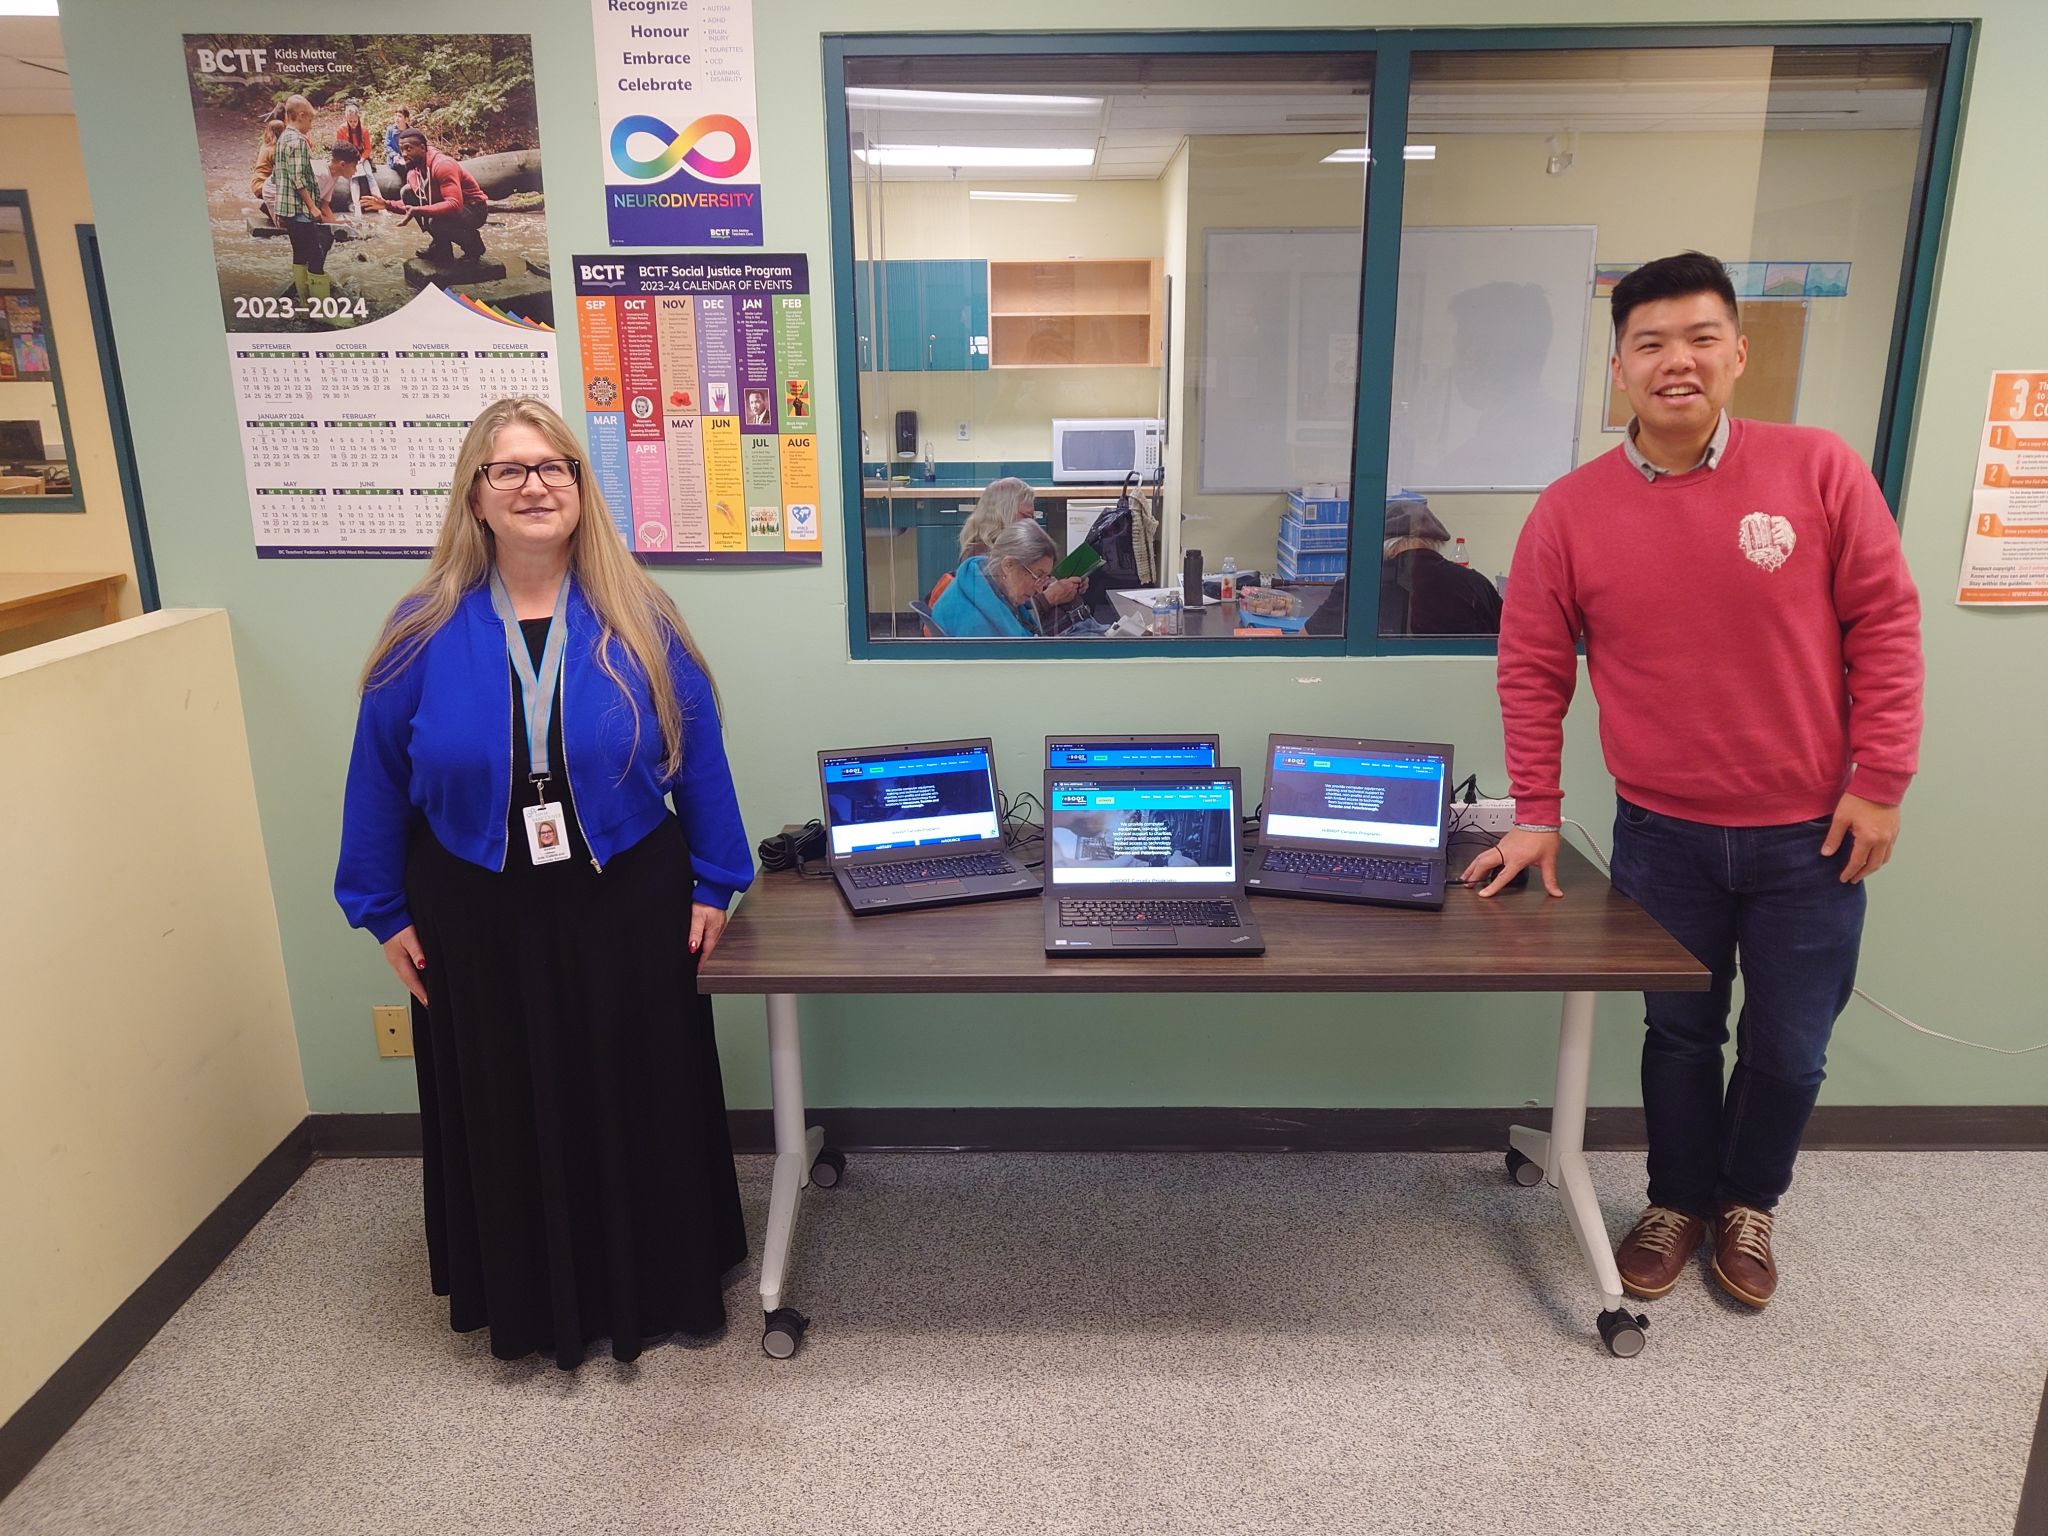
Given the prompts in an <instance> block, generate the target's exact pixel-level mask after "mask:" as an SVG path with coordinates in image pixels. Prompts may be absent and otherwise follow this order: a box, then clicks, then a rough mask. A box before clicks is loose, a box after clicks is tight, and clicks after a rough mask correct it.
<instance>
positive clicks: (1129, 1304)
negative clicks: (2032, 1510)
mask: <svg viewBox="0 0 2048 1536" xmlns="http://www.w3.org/2000/svg"><path fill="white" fill-rule="evenodd" d="M1593 1164H1594V1177H1595V1179H1596V1181H1597V1183H1598V1184H1599V1186H1600V1188H1601V1189H1602V1190H1603V1192H1604V1194H1605V1196H1606V1212H1607V1219H1608V1224H1609V1226H1610V1227H1611V1228H1612V1229H1614V1230H1615V1231H1617V1232H1618V1231H1620V1230H1621V1229H1622V1228H1623V1227H1624V1226H1625V1225H1626V1223H1627V1222H1628V1220H1629V1219H1631V1218H1632V1216H1633V1215H1634V1208H1635V1193H1634V1192H1635V1190H1636V1189H1637V1188H1638V1187H1639V1180H1640V1168H1641V1159H1640V1156H1639V1155H1634V1154H1625V1153H1603V1154H1596V1155H1595V1156H1594V1158H1593ZM768 1168H769V1164H768V1161H767V1160H766V1159H765V1158H745V1159H742V1161H741V1177H742V1181H743V1187H744V1189H745V1191H746V1195H747V1204H748V1214H749V1219H750V1221H751V1223H752V1225H753V1230H754V1237H755V1250H756V1253H757V1255H758V1251H759V1233H760V1224H761V1221H762V1218H763V1215H764V1212H765V1209H766V1205H767V1198H768ZM2044 1180H2048V1153H1939V1154H1929V1153H1814V1154H1809V1155H1808V1156H1807V1157H1806V1158H1804V1159H1803V1160H1802V1161H1801V1164H1800V1181H1799V1184H1798V1186H1797V1187H1796V1188H1795V1190H1794V1191H1793V1195H1792V1197H1791V1198H1790V1199H1789V1200H1788V1201H1787V1202H1786V1206H1785V1208H1784V1212H1783V1215H1782V1217H1781V1220H1780V1225H1779V1240H1778V1252H1779V1259H1780V1263H1781V1265H1782V1267H1783V1269H1784V1271H1785V1276H1786V1278H1785V1282H1784V1288H1783V1290H1782V1291H1781V1292H1780V1295H1779V1298H1778V1300H1777V1302H1776V1303H1775V1304H1774V1305H1773V1306H1772V1307H1771V1308H1770V1310H1769V1311H1768V1312H1765V1313H1763V1314H1761V1315H1753V1314H1751V1313H1749V1312H1747V1311H1746V1310H1744V1309H1742V1308H1739V1307H1737V1306H1735V1305H1734V1304H1733V1303H1730V1302H1727V1301H1725V1300H1723V1299H1722V1298H1721V1297H1720V1296H1719V1295H1718V1294H1717V1293H1715V1292H1714V1291H1712V1289H1711V1282H1710V1281H1708V1280H1707V1279H1706V1278H1705V1274H1704V1269H1702V1270H1701V1271H1700V1274H1699V1275H1698V1276H1697V1277H1695V1278H1693V1279H1689V1280H1687V1281H1686V1282H1684V1283H1683V1284H1682V1285H1681V1286H1680V1288H1679V1289H1678V1290H1677V1291H1676V1292H1674V1293H1673V1294H1672V1295H1671V1296H1670V1297H1668V1298H1666V1299H1665V1300H1664V1301H1661V1302H1657V1303H1654V1304H1652V1305H1650V1306H1649V1307H1648V1308H1647V1310H1648V1311H1649V1312H1650V1313H1651V1316H1652V1320H1653V1321H1652V1327H1651V1338H1650V1346H1649V1349H1648V1350H1647V1351H1646V1352H1645V1353H1644V1354H1643V1355H1642V1356H1640V1357H1639V1358H1637V1359H1634V1360H1616V1359H1613V1358H1611V1357H1610V1356H1609V1355H1608V1354H1607V1353H1606V1352H1605V1350H1604V1349H1603V1348H1602V1347H1601V1345H1600V1344H1599V1342H1598V1340H1597V1338H1596V1337H1595V1335H1594V1332H1593V1328H1592V1321H1593V1313H1594V1311H1595V1310H1596V1303H1595V1301H1594V1299H1593V1298H1592V1295H1591V1291H1590V1287H1589V1284H1588V1282H1587V1279H1586V1274H1585V1270H1584V1266H1583V1264H1582V1263H1581V1261H1580V1259H1579V1257H1578V1255H1577V1253H1576V1251H1575V1250H1574V1248H1573V1247H1572V1243H1571V1238H1570V1235H1569V1233H1568V1232H1567V1230H1566V1228H1565V1225H1564V1221H1563V1216H1562V1212H1561V1211H1560V1210H1559V1209H1558V1208H1557V1206H1556V1204H1555V1200H1554V1197H1552V1196H1550V1195H1549V1194H1548V1192H1547V1191H1526V1190H1520V1189H1517V1188H1515V1187H1514V1186H1513V1185H1511V1184H1510V1183H1508V1181H1507V1180H1506V1179H1505V1177H1504V1176H1503V1175H1502V1172H1501V1168H1500V1162H1499V1159H1498V1158H1497V1157H1476V1156H1451V1155H1418V1156H1236V1155H1231V1156H1189V1157H1170V1156H1090V1157H1072V1156H1070V1157H1014V1156H1011V1157H998V1156H985V1155H938V1154H893V1155H879V1154H877V1155H870V1156H865V1157H857V1158H855V1159H854V1161H853V1163H852V1166H851V1168H850V1170H849V1173H848V1176H847V1179H846V1182H845V1183H844V1184H843V1185H841V1186H840V1187H839V1188H838V1189H834V1190H829V1191H817V1192H814V1193H813V1194H812V1195H810V1196H808V1197H807V1200H806V1208H805V1211H804V1218H803V1221H802V1222H801V1223H800V1226H799V1230H798V1234H797V1264H796V1269H795V1274H794V1281H793V1285H792V1294H791V1299H792V1300H793V1302H794V1303H795V1304H796V1305H798V1306H799V1307H802V1308H803V1309H804V1310H806V1311H808V1312H809V1313H810V1315H811V1317H812V1320H813V1326H812V1329H811V1332H810V1335H809V1337H808V1339H807V1340H806V1342H805V1345H804V1349H803V1351H802V1352H801V1353H800V1354H799V1355H798V1356H797V1357H796V1358H795V1359H794V1360H791V1361H786V1362H775V1361H770V1360H768V1359H766V1358H764V1357H763V1356H762V1354H761V1352H760V1347H759V1338H760V1334H759V1326H758V1317H759V1313H758V1311H757V1305H758V1298H757V1295H756V1293H755V1292H754V1289H753V1286H754V1282H755V1276H754V1273H753V1272H752V1269H751V1266H749V1267H748V1268H747V1269H745V1270H743V1271H740V1272H737V1273H735V1275H734V1276H733V1279H732V1285H731V1289H730V1291H729V1293H728V1301H729V1305H730V1308H731V1312H732V1317H733V1322H732V1326H731V1327H730V1329H729V1330H728V1331H727V1333H726V1334H725V1336H724V1337H723V1338H721V1339H719V1340H717V1341H716V1342H714V1343H711V1344H709V1345H702V1346H698V1347H683V1346H680V1345H673V1344H671V1345H663V1346H661V1347H658V1348H655V1349H652V1350H650V1351H649V1352H648V1353H647V1354H646V1355H645V1356H643V1358H642V1359H641V1360H640V1361H639V1362H637V1363H636V1364H635V1365H631V1366H622V1365H619V1364H617V1363H615V1362H613V1361H612V1360H611V1359H610V1358H609V1356H605V1355H602V1354H600V1355H599V1356H598V1357H597V1358H594V1359H593V1360H591V1361H590V1362H589V1363H588V1364H586V1365H585V1366H584V1367H583V1369H582V1370H580V1371H578V1372H576V1373H575V1374H573V1375H565V1374H563V1373H560V1372H557V1371H556V1370H555V1369H554V1368H553V1367H552V1366H551V1365H546V1364H543V1363H541V1362H540V1361H538V1360H535V1361H530V1362H526V1363H522V1364H517V1365H506V1364H501V1363H499V1362H496V1361H494V1360H492V1359H491V1357H490V1355H489V1352H488V1350H487V1349H486V1347H485V1345H484V1343H483V1342H482V1339H481V1336H478V1335H472V1336H468V1337H460V1336H457V1335H454V1334H451V1333H449V1332H448V1331H447V1329H446V1327H445V1315H444V1313H443V1311H442V1308H441V1304H440V1303H438V1302H437V1301H436V1300H435V1299H434V1298H433V1297H432V1296H431V1295H430V1294H429V1293H428V1291H427V1288H426V1257H425V1249H424V1245H423V1243H422V1240H421V1237H420V1232H419V1223H418V1212H417V1207H418V1203H419V1169H418V1165H417V1164H416V1163H412V1162H407V1161H361V1162H326V1163H320V1164H317V1165H315V1166H314V1167H313V1168H312V1169H311V1170H310V1171H309V1172H308V1173H307V1174H306V1176H305V1177H304V1178H303V1179H301V1180H300V1182H299V1183H298V1185H297V1186H296V1187H295V1188H294V1189H293V1190H292V1191H291V1192H290V1193H289V1194H288V1195H287V1196H286V1197H285V1198H284V1200H283V1201H281V1202H280V1203H279V1204H278V1206H277V1207H276V1209H275V1210H273V1211H272V1212H271V1213H270V1215H269V1216H268V1217H267V1218H266V1219H265V1220H264V1221H263V1223H262V1224H261V1225H260V1226H259V1227H258V1228H257V1230H256V1231H255V1232H254V1233H252V1234H251V1235H250V1237H249V1238H248V1239H247V1240H246V1241H245V1242H244V1243H243V1244H242V1245H241V1247H240V1248H238V1249H237V1250H236V1251H235V1253H234V1254H233V1255H232V1256H231V1257H230V1258H229V1260H228V1261H227V1262H226V1263H225V1264H224V1265H223V1266H222V1267H221V1269H220V1270H219V1271H218V1272H217V1273H216V1274H215V1275H214V1276H213V1278H212V1279H211V1280H210V1281H208V1283H207V1284H206V1285H205V1286H204V1287H203V1288H202V1289H201V1290H200V1291H199V1293H198V1294H197V1295H195V1296H194V1297H193V1298H192V1300H191V1301H190V1302H189V1303H188V1304H187V1305H186V1307H185V1308H184V1310H183V1311H181V1312H180V1313H179V1314H178V1316H177V1317H176V1318H174V1319H173V1320H172V1321H171V1323H170V1324H169V1325H168V1326H167V1327H166V1328H165V1329H164V1330H163V1332H162V1333H161V1334H160V1335H159V1336H158V1337H157V1338H156V1340H155V1341H154V1342H153V1343H151V1345H150V1346H149V1347H148V1348H147V1349H146V1350H145V1351H144V1352H143V1353H142V1355H141V1356H140V1357H138V1358H137V1359H136V1361H135V1362H134V1364H133V1365H131V1366H130V1367H129V1369H128V1371H127V1372H126V1373H125V1374H124V1375H123V1376H122V1377H121V1379H120V1380H119V1381H118V1382H116V1383H115V1384H114V1386H113V1387H112V1388H111V1389H110V1390H109V1391H108V1392H107V1393H106V1395H105V1396H104V1397H102V1398H101V1399H100V1401H99V1402H98V1403H97V1404H95V1405H94V1407H93V1408H92V1409H91V1411H90V1412H89V1413H88V1414H87V1415H86V1416H85V1418H84V1419H82V1420H81V1421H80V1422H79V1424H78V1425H77V1426H76V1427H75V1428H74V1429H73V1430H72V1432H71V1433H70V1435H68V1436H67V1437H66V1438H65V1440H64V1441H63V1442H62V1443H61V1444H60V1445H59V1446H58V1447H57V1448H56V1449H55V1450H54V1451H53V1452H52V1453H51V1454H50V1455H49V1456H48V1457H47V1458H45V1460H44V1461H43V1463H42V1464H41V1465H40V1466H39V1467H37V1468H36V1469H35V1471H34V1472H33V1473H31V1474H30V1476H29V1478H28V1479H27V1481H26V1482H24V1483H23V1484H22V1486H21V1487H20V1488H19V1489H18V1490H17V1491H16V1492H15V1493H14V1494H13V1495H12V1496H11V1497H10V1498H8V1499H7V1500H6V1501H5V1502H4V1503H0V1531H4V1532H6V1533H8V1536H52V1533H67V1536H69V1533H90V1536H121V1533H128V1532H134V1533H148V1536H172V1533H181V1532H205V1533H208V1536H234V1533H251V1536H257V1533H260V1536H282V1533H293V1532H330V1531H333V1532H340V1531H366V1532H406V1533H410V1532H421V1533H427V1532H431V1533H435V1536H452V1533H458V1532H488V1533H493V1536H498V1533H508V1532H529V1531H530V1532H549V1533H554V1532H581V1531H592V1532H597V1531H602V1532H640V1531H646V1532H657V1531H659V1532H685V1531H687V1532H716V1533H724V1532H733V1533H748V1536H752V1533H780V1532H790V1533H796V1532H804V1533H829V1536H841V1533H867V1532H899V1531H900V1532H915V1533H918V1536H938V1533H943V1532H953V1531H960V1532H973V1533H976V1536H989V1533H1007V1532H1034V1533H1035V1532H1147V1533H1150V1532H1162V1533H1166V1532H1172V1533H1181V1532H1185V1533H1201V1536H1222V1533H1230V1532H1254V1531H1256V1532H1276V1533H1279V1532H1285V1533H1288V1536H1300V1533H1306V1532H1321V1531H1333V1532H1335V1531H1341V1532H1346V1533H1360V1532H1427V1533H1430V1536H1445V1533H1453V1532H1457V1533H1463V1532H1502V1533H1507V1532H1513V1533H1516V1536H1525V1533H1535V1536H1566V1533H1574V1532H1587V1533H1600V1536H1610V1533H1617V1532H1630V1533H1643V1536H1661V1533H1673V1536H1676V1533H1694V1532H1701V1531H1706V1530H1709V1529H1714V1530H1720V1529H1728V1530H1742V1531H1747V1532H1755V1533H1759V1536H1792V1533H1816V1536H1818V1533H1830V1536H1832V1533H1859V1536H1860V1533H1866V1532H1868V1533H1878V1532H1883V1533H1904V1532H1912V1533H1936V1536H1975V1533H1980V1532H1981V1533H1984V1536H2007V1533H2009V1532H2010V1531H2011V1530H2012V1523H2013V1518H2014V1512H2015V1509H2016V1506H2017V1503H2018V1499H2019V1487H2020V1479H2021V1475H2022V1472H2023V1469H2024V1466H2025V1463H2026V1457H2027V1447H2028V1443H2029V1439H2030V1437H2031V1434H2032V1430H2033V1423H2034V1415H2035V1411H2036V1407H2037V1405H2038V1403H2039V1401H2040V1395H2041V1386H2042V1377H2043V1372H2044V1370H2048V1266H2044V1264H2043V1262H2042V1261H2043V1258H2044V1239H2043V1235H2042V1234H2043V1230H2044V1223H2043V1220H2042V1217H2043V1214H2044V1209H2048V1200H2044V1196H2043V1193H2042V1185H2043V1181H2044Z"/></svg>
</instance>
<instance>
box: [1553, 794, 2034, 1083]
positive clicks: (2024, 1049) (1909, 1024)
mask: <svg viewBox="0 0 2048 1536" xmlns="http://www.w3.org/2000/svg"><path fill="white" fill-rule="evenodd" d="M1563 824H1564V825H1565V826H1567V827H1578V829H1579V836H1581V837H1583V838H1584V839H1585V840H1586V851H1587V852H1588V853H1590V854H1592V855H1593V861H1594V862H1595V863H1596V864H1598V865H1599V866H1600V873H1601V874H1603V875H1607V876H1609V877H1610V878H1611V877H1612V876H1613V873H1614V872H1613V870H1612V869H1610V868H1609V867H1608V863H1607V856H1606V855H1605V854H1603V853H1602V852H1601V851H1600V845H1599V844H1598V843H1596V842H1594V841H1593V834H1592V833H1590V832H1588V831H1587V830H1586V829H1585V827H1584V826H1583V825H1581V824H1580V823H1578V822H1576V821H1573V820H1572V819H1571V818H1570V817H1569V816H1567V817H1565V818H1564V823H1563ZM1850 990H1851V991H1852V992H1854V993H1855V994H1856V996H1858V997H1860V998H1862V999H1863V1001H1865V1002H1866V1003H1868V1004H1870V1006H1871V1007H1873V1008H1875V1009H1876V1010H1877V1011H1878V1012H1879V1013H1882V1014H1888V1015H1889V1016H1890V1017H1892V1018H1894V1019H1897V1020H1898V1021H1899V1022H1900V1023H1901V1024H1903V1025H1905V1026H1906V1028H1908V1029H1912V1030H1918V1031H1919V1032H1920V1033H1921V1034H1923V1035H1926V1036H1928V1037H1929V1038H1930V1039H1934V1040H1946V1041H1948V1042H1949V1044H1951V1045H1967V1046H1968V1047H1969V1048H1970V1049H1971V1050H1973V1051H1990V1052H1991V1053H1992V1054H1993V1055H1996V1056H2030V1055H2032V1054H2033V1053H2034V1052H2035V1051H2048V1040H2043V1041H2042V1042H2041V1043H2040V1044H2039V1045H2021V1046H2007V1045H1985V1044H1984V1043H1983V1042H1982V1041H1979V1040H1965V1039H1963V1038H1962V1037H1961V1036H1959V1035H1944V1034H1943V1033H1942V1032H1941V1031H1940V1030H1938V1029H1929V1028H1928V1027H1927V1026H1926V1025H1924V1024H1915V1023H1914V1022H1913V1021H1912V1020H1911V1019H1909V1018H1907V1017H1906V1016H1905V1015H1904V1014H1903V1013H1901V1012H1899V1010H1898V1009H1896V1008H1893V1007H1890V1006H1888V1005H1886V1004H1884V1003H1880V1002H1879V1001H1878V1000H1877V999H1876V998H1874V997H1872V996H1871V995H1870V994H1869V993H1868V992H1866V991H1864V990H1863V989H1862V988H1861V987H1852V988H1850Z"/></svg>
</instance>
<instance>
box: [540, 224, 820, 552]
mask: <svg viewBox="0 0 2048 1536" xmlns="http://www.w3.org/2000/svg"><path fill="white" fill-rule="evenodd" d="M575 265H576V285H575V286H576V320H577V326H578V328H579V331H580V333H581V340H582V361H583V406H584V410H585V412H586V415H587V419H588V424H589V433H590V462H591V470H592V473H593V475H594V476H595V478H596V480H597V483H598V485H599V487H600V488H601V489H602V490H603V492H604V497H605V500H606V502H607V503H609V505H610V507H611V513H612V518H613V521H614V522H616V523H617V525H618V528H619V532H620V533H621V534H622V535H624V536H625V539H626V542H627V544H628V545H629V546H630V547H631V549H632V550H633V552H634V554H636V555H638V556H639V557H640V558H641V559H643V560H646V561H649V562H651V563H655V564H675V565H811V564H816V563H817V562H818V560H819V559H820V556H821V553H822V547H823V546H822V543H821V534H820V518H819V504H818V438H817V431H816V400H815V396H814V393H813V384H814V380H815V373H814V367H813V359H812V350H811V297H810V269H809V264H808V262H807V260H806V258H804V257H803V256H800V255H797V256H715V255H714V256H694V257H662V258H634V257H619V256H578V257H576V258H575Z"/></svg>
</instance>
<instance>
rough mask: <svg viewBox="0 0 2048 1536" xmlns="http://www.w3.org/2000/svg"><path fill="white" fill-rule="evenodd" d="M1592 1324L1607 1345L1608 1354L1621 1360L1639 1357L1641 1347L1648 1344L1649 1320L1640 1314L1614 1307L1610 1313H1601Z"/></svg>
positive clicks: (1641, 1350)
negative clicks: (1598, 1330)
mask: <svg viewBox="0 0 2048 1536" xmlns="http://www.w3.org/2000/svg"><path fill="white" fill-rule="evenodd" d="M1594 1322H1595V1324H1596V1326H1598V1328H1599V1329H1600V1338H1601V1340H1602V1341H1603V1342H1604V1343H1605V1344H1606V1345H1607V1351H1608V1353H1609V1354H1612V1355H1616V1356H1619V1357H1620V1358H1621V1359H1623V1360H1628V1359H1632V1358H1633V1357H1635V1356H1636V1355H1640V1354H1641V1353H1642V1352H1643V1346H1644V1345H1645V1344H1647V1343H1649V1342H1650V1339H1649V1333H1648V1329H1649V1326H1650V1320H1649V1318H1647V1317H1645V1316H1644V1315H1643V1314H1642V1313H1640V1312H1630V1311H1629V1310H1628V1309H1627V1308H1625V1307H1616V1308H1615V1309H1614V1310H1613V1311H1612V1312H1602V1313H1601V1314H1600V1316H1599V1317H1598V1318H1596V1319H1594Z"/></svg>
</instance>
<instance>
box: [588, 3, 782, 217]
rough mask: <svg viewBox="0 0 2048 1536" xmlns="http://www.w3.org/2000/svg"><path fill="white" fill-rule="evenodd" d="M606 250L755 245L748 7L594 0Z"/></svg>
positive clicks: (757, 168)
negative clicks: (617, 247)
mask: <svg viewBox="0 0 2048 1536" xmlns="http://www.w3.org/2000/svg"><path fill="white" fill-rule="evenodd" d="M590 9H591V21H592V29H593V31H594V32H595V33H596V38H597V130H598V136H599V138H600V140H601V142H602V143H603V145H604V197H605V224H606V229H607V232H608V234H609V238H610V240H611V243H612V244H613V245H759V244H760V243H761V163H760V160H759V158H758V157H757V156H756V154H755V148H754V146H755V140H756V132H757V130H756V126H755V125H756V121H757V119H756V115H755V101H754V11H753V5H752V0H591V6H590Z"/></svg>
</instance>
